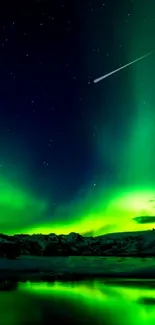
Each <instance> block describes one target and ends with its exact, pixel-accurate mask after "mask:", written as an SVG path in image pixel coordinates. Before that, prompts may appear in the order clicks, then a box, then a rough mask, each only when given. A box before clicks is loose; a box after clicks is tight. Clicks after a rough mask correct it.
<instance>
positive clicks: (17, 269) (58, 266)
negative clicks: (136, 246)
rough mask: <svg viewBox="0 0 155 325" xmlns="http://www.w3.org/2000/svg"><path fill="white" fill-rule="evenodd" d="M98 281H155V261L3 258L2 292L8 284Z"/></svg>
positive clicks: (153, 259)
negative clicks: (108, 279) (106, 279)
mask: <svg viewBox="0 0 155 325" xmlns="http://www.w3.org/2000/svg"><path fill="white" fill-rule="evenodd" d="M97 278H100V279H101V278H102V279H103V278H104V279H105V278H111V279H120V278H121V279H127V278H128V279H129V278H130V279H155V258H151V257H148V258H138V257H136V258H135V257H134V258H133V257H123V258H122V257H98V256H91V257H86V256H84V257H82V256H74V257H73V256H68V257H58V256H55V257H39V256H38V257H37V256H21V257H19V258H17V259H15V260H9V259H6V258H0V290H3V285H2V284H4V287H5V282H7V283H8V282H10V283H17V282H26V281H31V282H36V281H38V282H40V281H43V282H54V281H78V280H84V279H90V280H92V279H97ZM7 285H8V284H6V287H7ZM1 287H2V288H1Z"/></svg>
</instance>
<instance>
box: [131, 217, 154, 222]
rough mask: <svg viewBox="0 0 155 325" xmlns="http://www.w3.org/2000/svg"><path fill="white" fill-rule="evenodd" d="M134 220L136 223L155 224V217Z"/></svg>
mask: <svg viewBox="0 0 155 325" xmlns="http://www.w3.org/2000/svg"><path fill="white" fill-rule="evenodd" d="M133 220H134V221H135V222H136V223H153V222H155V216H141V217H135V218H133Z"/></svg>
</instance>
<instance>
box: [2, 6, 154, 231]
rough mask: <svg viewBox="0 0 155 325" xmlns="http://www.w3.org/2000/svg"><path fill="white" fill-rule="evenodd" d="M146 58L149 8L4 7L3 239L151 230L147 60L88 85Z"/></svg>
mask: <svg viewBox="0 0 155 325" xmlns="http://www.w3.org/2000/svg"><path fill="white" fill-rule="evenodd" d="M8 7H9V10H8ZM154 50H155V2H154V0H136V1H134V0H124V1H121V0H117V1H115V0H105V1H104V0H103V1H100V0H94V1H87V0H85V1H79V0H75V1H71V0H70V1H69V0H68V1H67V0H64V1H62V0H61V1H60V0H57V1H45V0H31V1H30V2H29V1H24V0H23V1H22V3H21V4H19V2H18V3H17V2H16V1H14V2H13V3H12V4H10V2H8V1H7V0H6V1H5V6H3V8H1V10H0V62H1V64H0V229H1V232H4V233H8V234H14V233H20V232H22V233H23V232H26V233H34V232H35V233H50V232H55V233H57V234H60V233H69V232H71V231H75V232H79V233H81V234H84V235H90V234H91V235H99V234H105V233H108V232H118V231H129V230H144V229H152V228H153V226H154V223H155V217H154V216H155V211H154V209H155V168H154V166H155V142H154V139H155V128H154V125H155V92H154V85H155V54H154V53H153V54H152V55H151V56H149V57H147V58H144V59H143V60H141V61H139V62H137V63H135V64H133V65H132V66H130V67H127V68H126V69H124V70H122V71H120V72H118V73H116V74H114V75H113V76H111V77H109V78H107V79H105V80H103V81H101V82H100V83H97V84H94V82H93V80H94V79H95V78H98V77H100V76H102V75H104V74H106V73H109V72H110V71H112V70H115V69H117V68H119V67H121V66H122V65H125V64H127V63H129V62H130V61H133V60H135V59H137V58H139V57H141V56H143V55H145V54H147V53H148V52H150V51H154Z"/></svg>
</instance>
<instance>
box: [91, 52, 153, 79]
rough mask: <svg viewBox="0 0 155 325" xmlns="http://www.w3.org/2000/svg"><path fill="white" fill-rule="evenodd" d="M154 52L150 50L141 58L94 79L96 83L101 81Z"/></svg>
mask: <svg viewBox="0 0 155 325" xmlns="http://www.w3.org/2000/svg"><path fill="white" fill-rule="evenodd" d="M153 52H154V51H152V52H149V53H147V54H145V55H143V56H141V57H140V58H139V59H136V60H134V61H132V62H130V63H128V64H126V65H123V66H122V67H120V68H118V69H116V70H113V71H111V72H109V73H107V74H105V75H104V76H102V77H100V78H97V79H95V80H94V83H95V84H96V83H97V82H99V81H101V80H103V79H106V78H107V77H109V76H111V75H112V74H114V73H116V72H118V71H120V70H122V69H124V68H126V67H128V66H129V65H131V64H133V63H136V62H138V61H140V60H142V59H144V58H146V57H147V56H149V55H151V54H152V53H153Z"/></svg>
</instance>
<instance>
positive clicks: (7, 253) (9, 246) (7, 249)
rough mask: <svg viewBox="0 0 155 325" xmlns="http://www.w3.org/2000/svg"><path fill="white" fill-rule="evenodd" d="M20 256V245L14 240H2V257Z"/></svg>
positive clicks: (0, 249)
mask: <svg viewBox="0 0 155 325" xmlns="http://www.w3.org/2000/svg"><path fill="white" fill-rule="evenodd" d="M18 256H20V245H19V244H18V243H16V242H13V241H8V240H6V239H3V241H0V257H7V258H10V259H15V258H16V257H18Z"/></svg>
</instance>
